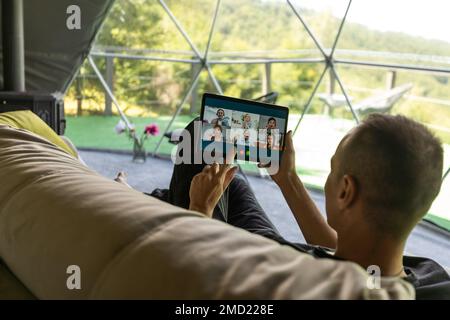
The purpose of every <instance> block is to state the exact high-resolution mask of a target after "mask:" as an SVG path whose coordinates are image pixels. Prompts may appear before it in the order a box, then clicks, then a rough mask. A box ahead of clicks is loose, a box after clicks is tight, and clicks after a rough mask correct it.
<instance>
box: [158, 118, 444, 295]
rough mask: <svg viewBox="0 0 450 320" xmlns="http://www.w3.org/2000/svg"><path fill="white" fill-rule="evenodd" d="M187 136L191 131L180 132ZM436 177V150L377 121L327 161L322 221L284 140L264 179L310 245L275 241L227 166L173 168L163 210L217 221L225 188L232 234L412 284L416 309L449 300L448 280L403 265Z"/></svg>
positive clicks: (411, 263) (420, 262)
mask: <svg viewBox="0 0 450 320" xmlns="http://www.w3.org/2000/svg"><path fill="white" fill-rule="evenodd" d="M192 128H193V127H192V123H191V124H190V125H189V126H188V128H187V129H188V130H190V131H192ZM442 171H443V149H442V146H441V145H440V143H439V141H438V140H437V139H436V138H435V137H434V136H433V135H432V134H431V133H430V132H429V131H428V130H427V129H426V128H425V127H424V126H423V125H421V124H419V123H417V122H415V121H412V120H409V119H407V118H405V117H402V116H388V115H379V114H377V115H371V116H369V118H368V119H367V120H366V121H364V122H363V123H362V124H360V125H359V126H357V127H356V128H355V129H353V130H352V131H351V132H350V133H349V134H348V135H347V136H345V137H344V139H343V140H342V141H341V142H340V144H339V146H338V148H337V150H336V153H335V154H334V156H333V157H332V159H331V172H330V174H329V176H328V179H327V182H326V185H325V199H326V211H327V220H325V219H324V218H323V216H322V215H321V214H320V212H319V210H318V209H317V207H316V206H315V204H314V202H313V201H312V200H311V198H310V197H309V195H308V192H307V190H306V189H305V187H304V186H303V184H302V182H301V180H300V178H299V177H298V176H297V174H296V170H295V152H294V146H293V142H292V133H291V132H289V133H288V134H287V136H286V148H285V151H284V153H283V156H282V160H281V163H280V167H279V170H278V172H277V173H275V174H274V175H272V179H273V180H274V181H275V183H276V184H277V185H278V186H279V188H280V189H281V191H282V193H283V195H284V197H285V199H286V201H287V203H288V204H289V207H290V209H291V211H292V213H293V214H294V216H295V219H296V220H297V223H298V225H299V227H300V228H301V230H302V232H303V235H304V236H305V239H306V241H307V242H308V244H309V245H305V244H294V243H290V242H288V241H286V240H285V239H283V238H282V237H281V236H280V234H279V233H278V232H277V230H276V229H275V227H274V226H273V225H272V223H271V222H270V220H269V219H268V217H267V215H266V214H265V213H264V211H263V210H262V208H261V207H260V205H259V204H258V202H257V200H256V198H255V196H254V194H253V192H252V191H251V189H250V187H249V186H248V184H247V183H246V182H245V180H244V179H242V178H241V177H239V176H237V175H235V173H236V168H235V167H232V166H230V165H227V164H225V165H218V164H213V165H206V166H205V165H186V164H181V165H176V166H175V168H174V174H173V176H172V181H171V186H170V190H169V191H168V194H167V197H166V200H167V201H169V202H171V203H172V204H175V205H178V206H181V207H185V208H189V209H191V210H195V211H198V212H201V213H203V214H205V215H207V216H209V217H213V216H214V217H215V218H217V219H222V220H223V217H222V216H221V211H220V210H219V209H218V207H217V203H218V202H219V199H220V198H221V196H222V194H223V192H224V190H226V189H227V188H228V190H227V192H228V195H227V198H228V215H227V216H228V219H227V222H228V223H230V224H231V225H234V226H236V227H240V228H243V229H246V230H248V231H249V232H253V233H256V234H259V235H262V236H265V237H268V238H271V239H273V240H276V241H278V242H280V243H282V244H286V245H290V246H292V247H294V248H296V249H297V250H300V251H302V252H307V253H309V254H311V255H313V256H315V257H318V258H329V259H342V260H349V261H353V262H355V263H358V264H359V265H360V266H361V267H363V268H364V269H366V268H368V267H369V266H373V265H375V266H378V267H379V268H380V271H381V275H382V276H386V277H403V278H404V279H405V280H407V281H409V282H411V283H412V284H413V285H414V286H415V288H416V293H417V298H418V299H450V277H449V275H448V274H447V273H446V272H445V270H444V269H443V268H442V267H441V266H440V265H439V264H437V263H436V262H434V261H432V260H429V259H426V258H418V257H407V256H403V252H404V247H405V243H406V240H407V238H408V236H409V234H410V233H411V231H412V229H413V228H414V227H415V226H416V224H417V223H418V222H419V221H420V220H421V219H422V217H423V216H424V215H425V214H426V212H427V211H428V209H429V208H430V206H431V204H432V202H433V200H434V198H435V197H436V196H437V194H438V193H439V190H440V186H441V179H442ZM326 248H330V249H332V250H329V249H326ZM218 250H220V248H218ZM333 251H334V252H333Z"/></svg>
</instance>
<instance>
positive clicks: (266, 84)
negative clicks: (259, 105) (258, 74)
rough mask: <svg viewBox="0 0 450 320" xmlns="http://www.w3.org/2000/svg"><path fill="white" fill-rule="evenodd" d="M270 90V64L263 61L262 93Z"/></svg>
mask: <svg viewBox="0 0 450 320" xmlns="http://www.w3.org/2000/svg"><path fill="white" fill-rule="evenodd" d="M271 91H272V64H271V63H270V62H269V63H265V64H264V71H263V74H262V94H268V93H269V92H271Z"/></svg>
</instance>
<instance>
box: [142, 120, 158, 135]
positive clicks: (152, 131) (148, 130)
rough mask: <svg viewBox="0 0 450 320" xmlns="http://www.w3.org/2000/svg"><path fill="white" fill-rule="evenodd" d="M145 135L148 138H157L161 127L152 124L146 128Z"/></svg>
mask: <svg viewBox="0 0 450 320" xmlns="http://www.w3.org/2000/svg"><path fill="white" fill-rule="evenodd" d="M144 133H145V134H146V135H148V136H149V135H151V136H157V135H158V134H159V127H158V125H157V124H156V123H151V124H149V125H148V126H146V127H145V129H144Z"/></svg>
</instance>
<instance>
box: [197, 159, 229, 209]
mask: <svg viewBox="0 0 450 320" xmlns="http://www.w3.org/2000/svg"><path fill="white" fill-rule="evenodd" d="M236 171H237V167H232V166H231V165H229V164H222V165H219V164H217V163H214V164H213V165H207V166H205V168H204V169H203V171H202V172H200V173H199V174H197V175H196V176H194V178H193V179H192V182H191V188H190V190H189V197H190V199H191V202H190V205H189V210H193V211H198V212H201V213H203V214H205V215H207V216H208V217H212V214H213V211H214V208H215V207H216V205H217V203H218V202H219V199H220V197H221V196H222V194H223V192H224V191H225V189H226V188H227V187H228V185H229V184H230V182H231V180H233V178H234V175H235V174H236Z"/></svg>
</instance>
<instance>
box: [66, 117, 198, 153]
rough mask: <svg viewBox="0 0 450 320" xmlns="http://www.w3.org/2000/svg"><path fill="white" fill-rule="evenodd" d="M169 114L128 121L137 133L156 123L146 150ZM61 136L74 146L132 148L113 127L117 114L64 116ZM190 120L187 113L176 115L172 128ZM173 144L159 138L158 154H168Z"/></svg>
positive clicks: (180, 126)
mask: <svg viewBox="0 0 450 320" xmlns="http://www.w3.org/2000/svg"><path fill="white" fill-rule="evenodd" d="M170 118H171V117H170V116H161V117H158V118H132V117H130V118H129V120H130V121H131V122H132V123H133V124H134V125H135V126H136V132H137V133H138V134H141V133H142V132H143V130H144V127H145V126H146V125H147V124H149V123H157V124H158V125H159V128H160V135H159V136H156V137H150V138H149V139H148V140H147V141H146V144H145V149H146V150H147V152H152V151H153V149H154V148H155V146H156V144H157V143H158V141H159V139H160V138H161V135H162V132H163V131H164V129H165V128H166V126H167V124H168V123H169V121H170ZM66 119H67V129H66V133H65V135H66V136H67V137H69V138H70V139H71V140H72V141H73V143H74V144H75V145H76V146H77V147H78V148H95V149H107V150H120V151H130V152H131V151H132V150H133V141H132V140H130V139H129V138H128V137H127V135H126V134H125V133H122V134H120V135H119V134H117V133H116V131H115V129H114V127H115V126H116V124H117V123H118V122H119V120H120V117H118V116H111V117H106V116H83V117H73V116H68V117H66ZM191 120H192V117H189V116H179V117H177V119H176V120H175V122H174V123H173V126H172V129H175V128H183V127H185V126H186V124H187V123H189V122H190V121H191ZM172 148H173V145H172V144H170V143H168V142H167V139H164V140H163V143H162V144H161V147H160V149H159V153H162V154H167V155H169V154H170V152H171V150H172Z"/></svg>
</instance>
